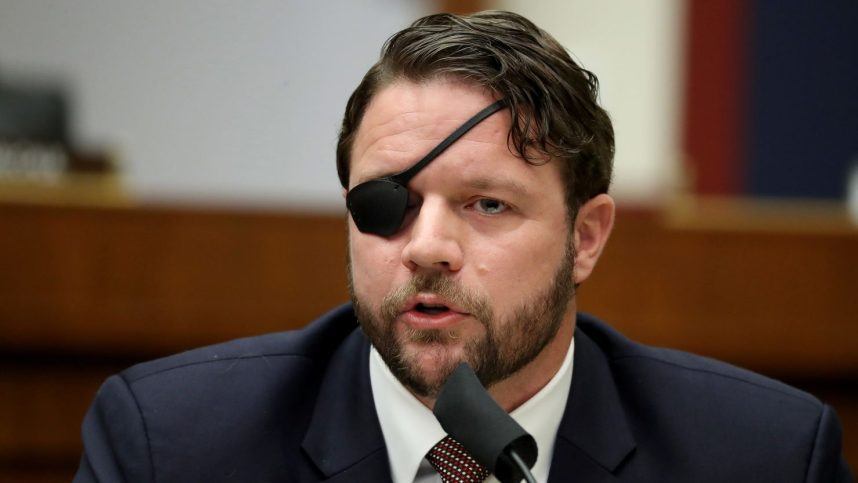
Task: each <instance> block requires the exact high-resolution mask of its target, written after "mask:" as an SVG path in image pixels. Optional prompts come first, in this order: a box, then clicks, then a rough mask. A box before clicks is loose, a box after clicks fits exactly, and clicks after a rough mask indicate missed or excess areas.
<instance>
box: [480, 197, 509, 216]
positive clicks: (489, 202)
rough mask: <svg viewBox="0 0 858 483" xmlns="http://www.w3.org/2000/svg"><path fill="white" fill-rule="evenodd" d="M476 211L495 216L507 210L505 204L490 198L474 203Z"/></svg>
mask: <svg viewBox="0 0 858 483" xmlns="http://www.w3.org/2000/svg"><path fill="white" fill-rule="evenodd" d="M474 206H475V207H476V209H477V211H479V212H482V213H485V214H487V215H496V214H498V213H503V212H504V211H506V210H507V208H509V207H508V206H507V204H506V203H504V202H503V201H500V200H493V199H491V198H481V199H479V200H477V202H476V203H474Z"/></svg>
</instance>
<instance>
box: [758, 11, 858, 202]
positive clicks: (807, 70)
mask: <svg viewBox="0 0 858 483" xmlns="http://www.w3.org/2000/svg"><path fill="white" fill-rule="evenodd" d="M749 13H750V16H751V18H749V19H748V21H749V22H750V25H749V27H750V28H749V37H748V41H749V45H748V47H749V49H748V51H747V53H748V56H747V62H748V64H749V65H748V70H747V73H748V75H749V83H750V85H749V89H750V91H749V92H748V96H747V99H748V110H749V112H748V117H747V118H746V119H748V123H747V124H746V129H747V132H746V136H745V140H746V141H745V142H746V143H747V148H746V153H747V164H746V166H747V170H748V171H747V172H746V173H745V180H746V187H745V191H746V193H748V194H750V195H755V196H773V197H802V198H823V199H844V198H845V193H846V180H847V175H848V172H849V170H850V169H851V167H852V166H853V165H854V164H855V163H858V2H856V1H855V0H826V1H823V2H810V1H807V0H755V1H754V2H753V8H752V9H751V12H749Z"/></svg>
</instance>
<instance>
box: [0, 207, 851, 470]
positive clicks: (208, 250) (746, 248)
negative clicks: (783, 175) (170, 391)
mask: <svg viewBox="0 0 858 483" xmlns="http://www.w3.org/2000/svg"><path fill="white" fill-rule="evenodd" d="M707 206H708V205H707ZM828 213H829V211H827V210H822V211H813V210H811V211H807V210H804V211H802V210H801V209H797V210H788V211H787V212H783V211H777V210H775V211H772V210H768V211H767V210H763V211H760V210H756V211H755V210H754V209H750V208H748V207H741V206H740V207H735V206H733V207H727V208H723V207H722V208H720V209H717V210H709V211H707V210H705V209H694V210H691V211H688V210H686V211H685V212H678V213H663V212H654V211H624V212H621V213H620V216H619V218H618V222H617V225H616V231H615V233H614V235H613V236H612V239H611V241H610V243H609V246H608V248H607V250H606V252H605V254H604V257H603V259H602V261H601V262H600V265H599V267H598V268H597V271H596V273H595V275H594V277H593V278H592V280H591V281H589V282H588V283H586V284H584V285H583V286H582V287H581V289H580V292H579V299H580V306H581V308H582V309H583V310H586V311H590V312H593V313H595V314H597V315H599V316H600V317H602V318H603V319H605V320H607V321H609V322H611V323H612V324H613V325H614V326H616V327H617V328H619V329H620V330H621V331H623V332H625V333H626V334H627V335H629V336H631V337H633V338H635V339H638V340H641V341H644V342H647V343H651V344H656V345H663V346H671V347H676V348H681V349H686V350H691V351H694V352H698V353H701V354H705V355H710V356H713V357H717V358H720V359H724V360H727V361H730V362H734V363H737V364H740V365H743V366H746V367H749V368H751V369H754V370H757V371H761V372H764V373H766V374H768V375H771V376H774V377H777V378H780V379H784V380H786V381H787V382H790V383H793V384H796V385H799V386H800V387H803V388H806V389H808V390H811V391H813V392H814V393H815V394H817V395H818V396H820V397H822V398H823V399H825V400H826V401H828V402H830V403H832V404H833V405H834V406H835V407H836V409H837V410H838V412H839V414H840V416H841V419H843V422H844V427H845V444H846V451H847V454H848V458H849V459H850V461H851V462H852V465H853V467H854V466H856V465H858V441H856V430H858V389H856V387H858V385H856V382H858V326H857V325H856V314H858V297H856V293H858V230H856V229H855V227H854V226H852V225H850V224H849V222H848V221H846V220H845V219H844V217H843V216H842V215H841V214H835V215H833V216H832V215H829V214H828ZM345 242H346V233H345V228H344V223H343V219H342V218H341V217H336V216H310V215H299V214H289V213H278V212H273V211H271V212H264V211H247V210H246V211H242V210H229V209H215V208H209V209H192V208H184V209H181V208H171V207H133V206H127V207H112V208H109V207H62V206H50V205H23V204H15V203H3V204H0V481H68V480H69V479H70V476H71V474H72V472H73V471H74V468H75V467H76V465H77V459H78V457H79V453H80V441H79V425H80V421H81V418H82V417H83V414H84V412H85V410H86V407H87V405H88V404H89V402H90V400H91V399H92V396H93V394H94V393H95V390H96V389H97V387H98V385H99V384H100V383H101V381H102V380H103V379H104V378H105V377H107V376H108V375H109V374H111V373H114V372H116V371H118V370H120V369H121V368H123V367H125V366H127V365H130V364H133V363H134V362H137V361H141V360H145V359H149V358H152V357H156V356H160V355H164V354H168V353H172V352H176V351H180V350H184V349H187V348H191V347H195V346H199V345H203V344H209V343H213V342H218V341H222V340H227V339H231V338H235V337H240V336H245V335H252V334H258V333H264V332H270V331H277V330H285V329H290V328H296V327H300V326H302V325H303V324H305V323H306V322H308V321H309V320H312V319H313V318H314V317H316V316H317V315H319V314H321V313H323V312H324V311H326V310H327V309H329V308H330V307H332V306H333V305H336V304H338V303H340V302H342V301H345V300H346V298H347V293H346V288H345V269H344V265H345Z"/></svg>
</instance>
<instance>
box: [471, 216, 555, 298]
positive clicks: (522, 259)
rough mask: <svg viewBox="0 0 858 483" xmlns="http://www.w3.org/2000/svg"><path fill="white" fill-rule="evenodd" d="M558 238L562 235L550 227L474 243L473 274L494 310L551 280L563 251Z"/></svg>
mask: <svg viewBox="0 0 858 483" xmlns="http://www.w3.org/2000/svg"><path fill="white" fill-rule="evenodd" d="M562 240H565V236H564V235H559V234H557V232H556V230H552V231H550V232H545V233H543V232H541V231H540V232H538V233H536V234H533V235H530V236H522V237H515V238H512V239H509V240H504V241H499V240H497V239H494V240H490V241H489V240H485V241H484V242H483V243H479V244H478V245H477V246H478V247H479V250H477V252H475V255H474V258H477V259H478V260H474V263H473V266H474V269H475V271H476V276H477V278H478V279H479V281H480V285H481V286H482V289H483V290H484V291H485V293H486V294H487V295H489V296H490V297H491V298H492V299H493V301H494V305H495V307H496V308H497V309H498V310H501V311H503V310H504V308H505V307H506V306H514V305H517V301H520V300H521V297H522V295H525V294H527V293H530V292H532V291H533V290H535V289H537V288H539V287H543V286H545V284H546V283H548V281H550V280H552V279H553V277H554V274H555V272H556V271H557V269H558V266H559V264H560V263H561V261H562V257H563V256H564V253H565V246H564V245H563V241H562Z"/></svg>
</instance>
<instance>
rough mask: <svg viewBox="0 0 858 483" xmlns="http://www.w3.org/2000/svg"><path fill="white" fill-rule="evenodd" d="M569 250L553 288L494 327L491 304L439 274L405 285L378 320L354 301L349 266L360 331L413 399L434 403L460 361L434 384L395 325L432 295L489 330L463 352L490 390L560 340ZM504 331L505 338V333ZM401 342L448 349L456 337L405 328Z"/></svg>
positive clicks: (570, 290) (568, 292) (571, 289)
mask: <svg viewBox="0 0 858 483" xmlns="http://www.w3.org/2000/svg"><path fill="white" fill-rule="evenodd" d="M567 246H568V247H570V248H569V249H568V250H567V251H566V253H565V254H564V257H563V260H562V261H561V263H560V266H559V267H558V269H557V272H556V273H555V275H554V279H553V280H552V281H551V284H550V285H549V286H547V287H546V288H545V289H544V290H542V291H541V292H538V293H536V294H535V295H533V296H531V297H530V298H529V299H527V300H525V301H524V302H522V304H521V305H520V306H519V307H518V308H517V309H516V310H515V312H514V313H513V315H512V316H511V317H508V318H507V319H506V320H503V321H501V323H496V322H495V316H494V313H493V311H492V308H491V306H490V304H489V303H488V301H487V299H486V298H485V297H483V296H481V295H480V294H477V293H474V292H473V291H470V290H468V289H466V288H464V287H461V286H460V285H459V284H458V283H457V282H454V281H453V280H452V279H450V278H448V277H446V276H444V275H443V274H442V273H441V272H432V273H430V274H421V275H416V276H414V277H413V278H412V279H411V280H410V281H409V282H408V283H407V284H406V285H404V286H402V287H400V288H398V289H397V290H395V291H393V292H392V293H390V294H388V295H387V296H386V297H385V298H384V299H383V300H382V303H381V307H380V309H379V314H378V316H376V315H375V314H374V313H372V311H371V310H370V309H369V307H368V306H367V305H366V304H364V303H362V302H361V301H360V300H359V299H358V297H357V296H356V295H355V290H354V282H353V280H352V273H351V272H352V271H351V266H349V270H348V273H349V292H350V294H351V299H352V304H353V306H354V309H355V314H356V315H357V319H358V321H359V322H360V325H361V328H362V329H363V331H364V333H366V335H367V337H369V340H370V341H371V342H372V345H373V346H375V348H376V350H377V351H378V353H379V355H381V358H382V359H383V360H384V362H385V363H386V364H387V366H388V367H389V368H390V371H391V372H392V373H393V374H394V375H395V376H396V378H397V379H399V381H400V382H401V383H402V384H403V385H404V386H405V387H407V388H408V389H409V390H410V391H411V392H412V393H414V394H416V395H418V396H421V397H435V396H437V394H438V391H439V390H440V389H441V387H442V386H443V384H444V381H446V380H447V377H448V376H449V375H450V373H452V372H453V370H454V369H455V368H456V366H458V365H459V363H460V362H462V361H461V360H459V359H455V360H454V359H453V358H452V357H450V358H448V360H447V361H444V362H443V364H442V368H441V371H440V374H441V376H442V377H440V378H436V380H434V381H430V380H428V378H427V377H426V376H425V375H424V374H423V372H422V371H421V370H420V369H421V368H420V367H418V366H415V363H414V361H410V360H408V359H407V358H406V357H405V356H404V351H403V345H404V342H405V340H400V337H398V336H397V334H396V331H395V328H394V324H395V322H396V318H397V316H398V315H399V311H400V309H401V308H402V307H403V305H404V304H405V301H406V300H407V299H408V298H410V297H412V296H414V295H417V294H418V293H421V292H423V293H434V294H437V295H438V296H440V297H442V298H443V299H445V300H447V301H448V302H450V303H451V304H454V305H456V306H458V307H461V308H462V309H463V310H464V311H466V312H468V313H470V314H471V316H472V317H474V318H475V319H476V320H477V321H478V322H479V323H480V324H481V325H482V326H483V327H484V329H485V335H484V336H483V337H481V338H478V339H475V340H470V341H468V342H467V343H466V344H465V347H464V351H463V352H464V360H465V362H467V363H468V364H470V365H471V367H473V369H474V372H476V374H477V377H478V378H479V379H480V382H482V384H483V386H485V387H490V386H492V385H494V384H496V383H498V382H499V381H502V380H504V379H506V378H508V377H509V376H511V375H513V374H515V373H516V372H518V371H519V370H520V369H521V368H522V367H524V366H526V365H527V364H528V363H530V362H531V361H532V360H533V359H535V358H536V356H538V355H539V354H540V353H541V352H542V350H543V349H544V348H545V346H546V345H548V343H549V342H551V340H552V339H554V337H555V336H556V335H557V331H558V330H559V329H560V325H561V323H562V322H563V316H564V314H565V313H566V309H567V308H568V306H569V302H570V301H571V300H572V298H573V297H574V295H575V286H574V283H573V278H572V277H573V270H574V266H575V252H574V250H573V249H572V247H571V243H568V244H567ZM502 331H503V333H501V332H502ZM403 337H404V338H405V339H407V341H410V342H418V343H424V344H445V343H450V342H451V341H454V340H455V339H456V337H455V335H454V331H445V330H437V329H426V330H417V329H412V328H410V327H407V328H406V329H405V332H404V334H403Z"/></svg>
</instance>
